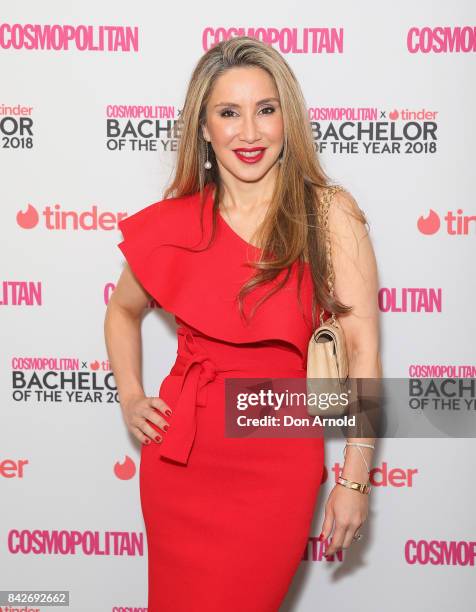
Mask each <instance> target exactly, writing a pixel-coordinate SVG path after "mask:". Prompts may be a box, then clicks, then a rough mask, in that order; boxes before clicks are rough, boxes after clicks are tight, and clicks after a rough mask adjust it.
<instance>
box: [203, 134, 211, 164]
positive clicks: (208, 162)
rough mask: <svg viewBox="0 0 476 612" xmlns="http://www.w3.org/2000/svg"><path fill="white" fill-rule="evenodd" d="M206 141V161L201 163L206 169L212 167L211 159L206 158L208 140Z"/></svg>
mask: <svg viewBox="0 0 476 612" xmlns="http://www.w3.org/2000/svg"><path fill="white" fill-rule="evenodd" d="M205 142H206V143H207V161H206V162H205V163H204V164H203V165H204V166H205V168H206V169H207V170H210V168H211V167H212V163H211V161H209V159H208V140H206V141H205Z"/></svg>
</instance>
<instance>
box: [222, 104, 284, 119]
mask: <svg viewBox="0 0 476 612" xmlns="http://www.w3.org/2000/svg"><path fill="white" fill-rule="evenodd" d="M275 110H276V109H275V107H274V106H272V105H267V106H263V108H260V109H259V111H258V112H261V111H266V112H265V113H263V114H264V115H272V114H273V113H274V112H275ZM268 111H271V112H268ZM234 112H235V111H234V110H233V109H232V108H224V109H223V110H221V111H220V113H219V114H220V117H225V118H226V117H229V116H232V115H229V114H227V113H234Z"/></svg>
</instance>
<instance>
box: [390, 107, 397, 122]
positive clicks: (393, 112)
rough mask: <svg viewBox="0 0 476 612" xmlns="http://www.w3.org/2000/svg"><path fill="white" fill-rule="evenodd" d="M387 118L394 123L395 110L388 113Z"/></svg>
mask: <svg viewBox="0 0 476 612" xmlns="http://www.w3.org/2000/svg"><path fill="white" fill-rule="evenodd" d="M388 116H389V118H390V119H391V120H392V121H394V120H395V119H398V111H397V109H394V110H393V111H390V112H389V114H388Z"/></svg>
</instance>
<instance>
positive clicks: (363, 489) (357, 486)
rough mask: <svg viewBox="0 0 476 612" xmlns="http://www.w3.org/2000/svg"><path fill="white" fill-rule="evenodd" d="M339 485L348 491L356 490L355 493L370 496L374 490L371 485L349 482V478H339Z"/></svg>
mask: <svg viewBox="0 0 476 612" xmlns="http://www.w3.org/2000/svg"><path fill="white" fill-rule="evenodd" d="M337 484H340V485H342V486H343V487H347V488H348V489H354V490H355V491H359V492H360V493H363V494H364V495H368V494H369V493H370V490H371V488H372V487H371V486H370V485H369V484H364V483H362V482H355V481H354V480H347V478H344V477H343V476H339V478H338V479H337Z"/></svg>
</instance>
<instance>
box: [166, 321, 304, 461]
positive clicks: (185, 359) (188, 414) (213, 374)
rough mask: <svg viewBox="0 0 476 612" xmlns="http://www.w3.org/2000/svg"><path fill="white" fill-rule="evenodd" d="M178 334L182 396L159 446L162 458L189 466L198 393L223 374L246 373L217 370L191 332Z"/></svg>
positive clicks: (288, 370)
mask: <svg viewBox="0 0 476 612" xmlns="http://www.w3.org/2000/svg"><path fill="white" fill-rule="evenodd" d="M183 330H184V331H183ZM179 334H183V336H184V342H183V343H181V344H180V348H179V351H180V352H179V353H178V359H179V361H180V362H181V363H182V364H184V367H183V372H182V373H181V375H182V380H181V383H180V394H179V397H178V400H177V403H176V405H175V409H174V419H173V424H171V427H170V430H169V431H167V432H166V434H165V436H163V441H162V442H161V444H160V455H161V456H162V457H166V458H167V459H172V460H173V461H176V462H177V463H181V464H183V465H187V463H188V460H189V456H190V452H191V450H192V446H193V443H194V440H195V435H196V431H197V397H198V393H199V392H200V390H201V389H202V388H203V387H205V386H206V385H207V384H208V383H210V382H212V381H214V380H215V379H216V378H217V376H220V375H221V374H222V373H227V374H228V376H230V375H233V374H236V375H237V376H239V375H241V377H243V375H244V374H245V370H240V369H237V368H229V369H225V368H217V366H216V364H215V363H214V362H213V361H212V359H210V356H209V355H208V354H207V352H206V351H204V350H203V348H202V347H201V346H200V345H199V344H198V343H197V342H196V340H195V338H194V336H193V334H192V332H191V331H190V330H188V329H185V328H179ZM174 367H175V366H174ZM173 369H174V368H172V372H173ZM246 372H248V373H249V375H250V377H253V376H259V374H258V372H256V369H255V370H254V373H251V372H250V370H249V368H248V369H247V370H246ZM302 372H303V370H292V371H290V369H289V368H286V371H285V372H283V375H284V376H292V375H298V374H299V373H302Z"/></svg>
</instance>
